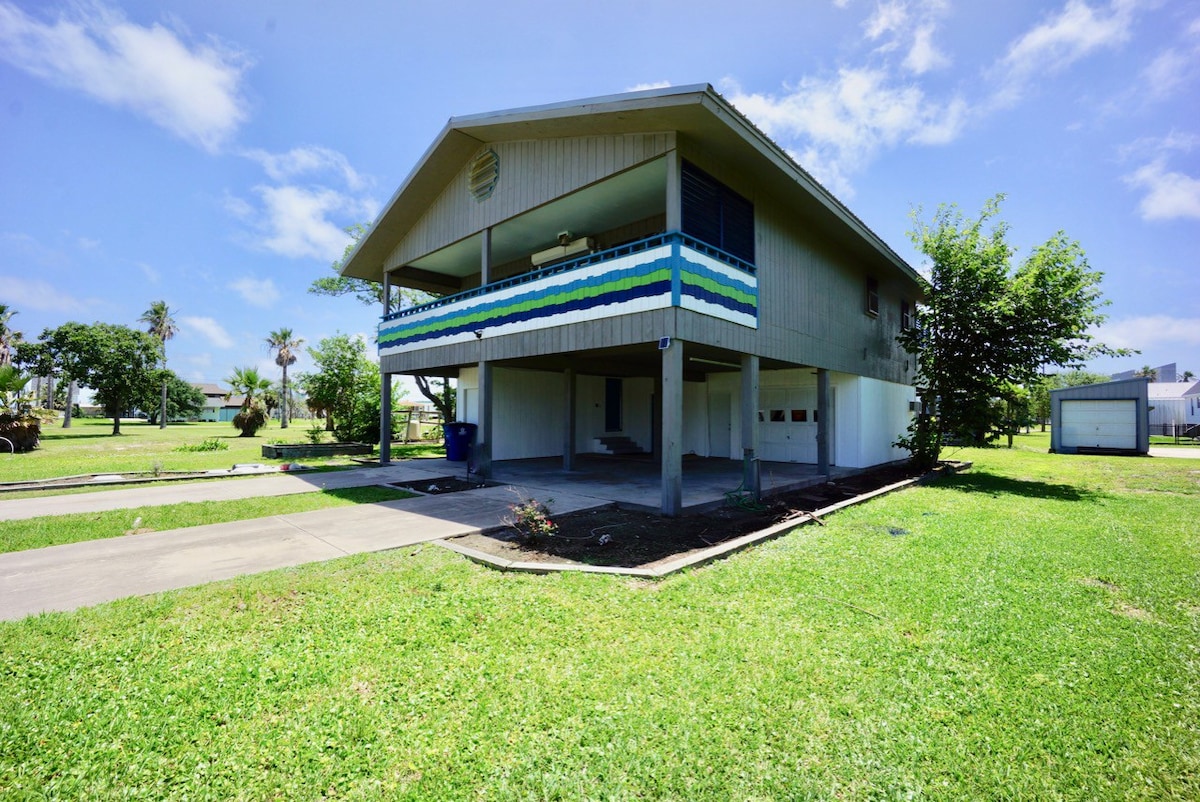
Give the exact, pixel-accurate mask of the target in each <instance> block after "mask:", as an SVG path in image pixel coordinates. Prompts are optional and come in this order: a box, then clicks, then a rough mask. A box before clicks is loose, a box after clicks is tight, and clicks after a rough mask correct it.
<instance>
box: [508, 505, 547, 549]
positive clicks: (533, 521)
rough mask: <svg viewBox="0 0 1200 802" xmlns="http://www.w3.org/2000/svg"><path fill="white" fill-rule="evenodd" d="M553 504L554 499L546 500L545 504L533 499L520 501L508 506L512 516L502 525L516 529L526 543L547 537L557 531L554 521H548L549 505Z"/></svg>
mask: <svg viewBox="0 0 1200 802" xmlns="http://www.w3.org/2000/svg"><path fill="white" fill-rule="evenodd" d="M553 503H554V499H547V500H546V503H545V504H543V503H542V502H540V501H538V500H537V499H533V498H530V499H522V500H521V501H520V502H518V503H516V504H511V505H509V508H508V509H509V511H510V512H511V513H512V515H511V516H510V517H508V518H505V519H504V523H506V524H507V525H509V526H511V527H512V528H513V529H516V530H517V532H518V533H519V534H520V535H521V537H522V539H524V540H525V541H527V542H535V541H537V540H538V539H539V538H542V537H549V536H551V535H553V534H554V533H556V532H557V531H558V527H557V526H555V525H554V521H552V520H550V506H549V505H550V504H553Z"/></svg>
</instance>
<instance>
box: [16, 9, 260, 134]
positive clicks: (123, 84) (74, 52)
mask: <svg viewBox="0 0 1200 802" xmlns="http://www.w3.org/2000/svg"><path fill="white" fill-rule="evenodd" d="M0 57H3V58H4V59H6V60H7V61H9V62H10V63H11V64H13V66H15V67H17V68H19V69H22V70H24V71H25V72H28V73H30V74H32V75H35V76H37V77H39V78H42V79H44V80H46V81H48V82H50V83H53V84H55V85H58V86H63V87H67V88H70V89H75V90H78V91H80V92H83V93H84V94H86V95H88V96H90V97H92V98H94V99H96V100H99V101H100V102H102V103H105V104H108V105H110V106H115V107H118V108H127V109H130V110H131V111H133V112H134V113H135V114H137V115H139V116H142V117H145V118H147V119H149V120H151V121H152V122H154V123H155V124H156V125H159V126H161V127H162V128H165V129H166V130H168V131H170V132H171V133H172V134H174V135H175V136H178V137H179V138H180V139H183V140H184V141H186V142H189V143H191V144H193V145H197V146H199V147H201V148H203V149H205V150H207V151H210V152H211V151H217V150H219V149H220V148H221V146H222V145H223V144H224V143H225V142H226V141H227V140H228V139H229V138H230V137H231V136H232V135H233V134H234V132H235V131H236V130H237V128H238V126H239V125H241V123H242V122H243V121H244V120H245V119H246V117H247V101H246V99H245V97H244V96H243V95H242V90H241V82H242V75H243V73H244V72H245V70H246V69H247V67H248V66H249V61H248V59H247V58H246V56H245V55H244V54H243V53H240V52H237V51H235V50H232V49H230V48H228V47H226V46H224V45H223V44H221V43H219V42H218V41H216V40H215V39H210V40H209V41H207V42H204V43H188V42H185V41H184V40H183V39H182V38H181V36H180V34H179V33H177V32H175V31H172V30H168V29H167V28H165V27H163V26H162V25H159V24H153V25H151V26H149V27H145V26H142V25H137V24H134V23H132V22H129V21H128V20H126V19H125V17H124V16H123V14H122V13H121V12H120V11H118V10H115V9H111V8H108V7H105V6H103V5H100V4H90V5H86V6H80V7H76V8H75V13H74V14H73V15H72V16H70V17H68V16H67V15H62V16H60V17H58V18H57V19H56V20H54V21H53V22H49V23H47V22H42V21H40V20H38V19H35V18H33V17H31V16H29V15H28V14H26V13H25V12H24V11H22V10H21V9H20V8H18V7H17V6H15V5H13V4H12V3H10V2H0Z"/></svg>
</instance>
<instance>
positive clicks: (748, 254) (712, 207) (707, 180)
mask: <svg viewBox="0 0 1200 802" xmlns="http://www.w3.org/2000/svg"><path fill="white" fill-rule="evenodd" d="M681 179H682V181H681V183H682V186H681V187H680V192H681V195H682V197H681V198H680V206H681V211H682V214H683V220H682V226H683V233H684V234H687V235H689V236H692V237H695V238H696V239H698V240H700V241H702V242H707V243H708V244H709V245H713V246H715V247H717V248H720V249H721V250H723V251H725V252H726V253H728V254H730V255H732V256H736V257H737V258H739V259H742V260H744V261H747V262H750V263H752V264H753V262H754V204H753V203H751V202H750V201H748V200H746V199H745V198H743V197H742V196H741V195H739V194H737V193H736V192H734V191H733V190H732V189H730V188H729V187H727V186H725V185H724V184H722V183H721V182H720V181H718V180H717V179H715V178H713V177H712V176H711V175H709V174H708V173H706V172H704V171H703V170H701V169H699V168H698V167H696V166H695V165H694V164H691V163H690V162H686V161H685V162H684V163H683V171H682V175H681Z"/></svg>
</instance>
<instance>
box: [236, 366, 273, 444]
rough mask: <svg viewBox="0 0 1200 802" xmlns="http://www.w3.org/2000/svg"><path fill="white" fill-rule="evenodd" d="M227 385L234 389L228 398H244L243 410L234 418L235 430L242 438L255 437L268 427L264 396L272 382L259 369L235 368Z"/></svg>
mask: <svg viewBox="0 0 1200 802" xmlns="http://www.w3.org/2000/svg"><path fill="white" fill-rule="evenodd" d="M225 383H226V384H228V385H229V386H230V388H232V389H231V390H230V391H229V396H227V397H229V398H231V397H233V396H234V395H240V396H242V409H241V411H239V412H238V414H236V415H234V416H233V425H234V428H236V429H237V430H238V431H239V432H241V433H242V434H241V436H242V437H253V436H254V435H255V434H256V433H257V432H258V430H259V429H261V428H262V427H264V426H266V425H267V406H266V403H265V402H264V400H263V398H262V396H263V395H264V394H265V393H266V392H267V391H268V390H270V389H271V380H270V379H268V378H266V377H264V376H262V375H261V374H260V373H259V372H258V369H257V368H253V367H243V368H234V369H233V373H232V374H230V375H229V376H227V377H226V378H225Z"/></svg>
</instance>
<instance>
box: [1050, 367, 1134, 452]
mask: <svg viewBox="0 0 1200 802" xmlns="http://www.w3.org/2000/svg"><path fill="white" fill-rule="evenodd" d="M1153 386H1154V385H1152V384H1151V383H1150V380H1149V379H1147V378H1136V379H1124V380H1122V381H1111V382H1104V383H1102V384H1085V385H1082V386H1079V387H1063V388H1061V389H1059V390H1051V391H1050V450H1051V451H1052V452H1054V453H1056V454H1083V453H1089V452H1091V453H1123V454H1146V453H1147V452H1149V450H1150V430H1149V406H1150V402H1149V393H1148V392H1147V389H1146V388H1147V387H1153Z"/></svg>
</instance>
